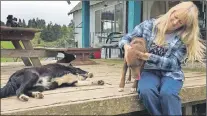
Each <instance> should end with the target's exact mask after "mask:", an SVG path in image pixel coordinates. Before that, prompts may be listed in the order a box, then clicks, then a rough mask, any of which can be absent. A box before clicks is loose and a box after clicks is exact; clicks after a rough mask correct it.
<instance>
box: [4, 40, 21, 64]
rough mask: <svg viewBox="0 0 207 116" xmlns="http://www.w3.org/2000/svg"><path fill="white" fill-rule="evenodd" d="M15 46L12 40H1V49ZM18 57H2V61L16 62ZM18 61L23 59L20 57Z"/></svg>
mask: <svg viewBox="0 0 207 116" xmlns="http://www.w3.org/2000/svg"><path fill="white" fill-rule="evenodd" d="M13 48H14V46H13V44H12V43H11V42H10V41H1V49H13ZM16 59H17V58H1V62H14V61H15V60H16ZM17 61H21V59H19V58H18V60H17Z"/></svg>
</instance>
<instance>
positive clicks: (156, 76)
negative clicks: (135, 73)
mask: <svg viewBox="0 0 207 116" xmlns="http://www.w3.org/2000/svg"><path fill="white" fill-rule="evenodd" d="M182 86H183V82H182V81H179V80H175V79H173V78H171V77H166V76H162V75H161V74H160V72H158V71H143V72H142V74H141V79H140V80H139V84H138V94H139V97H140V100H141V101H142V102H143V104H144V106H145V107H146V109H147V110H148V112H149V113H150V114H151V115H165V116H167V115H182V107H181V100H180V97H179V92H180V90H181V88H182Z"/></svg>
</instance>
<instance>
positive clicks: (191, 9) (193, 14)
mask: <svg viewBox="0 0 207 116" xmlns="http://www.w3.org/2000/svg"><path fill="white" fill-rule="evenodd" d="M175 10H183V11H182V16H183V17H185V19H186V24H185V26H184V27H183V28H181V29H180V30H178V34H179V35H180V37H181V41H183V42H184V44H185V45H186V47H187V58H188V60H187V61H191V62H192V63H193V61H196V60H197V61H199V62H202V61H203V58H204V56H205V53H204V51H205V49H206V47H205V45H204V44H202V42H201V41H202V40H201V39H200V30H199V25H198V9H197V7H196V5H194V4H193V2H191V1H187V2H181V3H179V4H177V5H176V6H174V7H172V8H171V9H170V10H169V11H168V12H167V13H166V14H164V15H162V16H160V17H159V18H158V19H156V21H155V25H154V27H153V30H154V29H155V28H156V27H157V35H156V38H155V43H156V44H158V45H163V44H164V42H165V33H166V31H167V27H168V24H169V19H170V15H171V14H172V12H174V11H175Z"/></svg>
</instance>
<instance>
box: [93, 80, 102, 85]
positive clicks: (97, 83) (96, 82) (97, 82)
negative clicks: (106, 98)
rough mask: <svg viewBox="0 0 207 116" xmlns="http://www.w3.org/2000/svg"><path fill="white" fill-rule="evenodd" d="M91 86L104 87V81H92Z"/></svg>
mask: <svg viewBox="0 0 207 116" xmlns="http://www.w3.org/2000/svg"><path fill="white" fill-rule="evenodd" d="M92 85H104V81H103V80H98V81H93V82H92Z"/></svg>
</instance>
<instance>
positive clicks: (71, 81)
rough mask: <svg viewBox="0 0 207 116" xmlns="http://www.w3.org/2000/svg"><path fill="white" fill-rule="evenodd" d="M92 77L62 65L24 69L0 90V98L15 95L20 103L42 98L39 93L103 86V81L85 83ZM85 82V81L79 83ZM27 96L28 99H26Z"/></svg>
mask: <svg viewBox="0 0 207 116" xmlns="http://www.w3.org/2000/svg"><path fill="white" fill-rule="evenodd" d="M91 77H93V74H92V73H89V72H87V71H84V70H82V69H80V68H76V67H73V66H72V65H69V66H65V65H63V64H62V63H60V64H58V63H55V64H48V65H43V66H41V67H32V68H24V69H21V70H18V71H16V72H15V73H14V74H13V75H11V77H10V78H9V81H8V82H7V84H6V85H5V86H4V87H3V88H1V95H0V97H1V98H5V97H8V96H12V95H15V94H16V95H17V98H18V99H20V100H21V101H28V100H29V97H34V98H39V99H41V98H43V97H44V96H43V94H42V93H41V92H43V91H45V90H52V89H56V88H58V87H65V86H87V85H103V84H104V81H102V80H99V81H86V80H85V79H86V78H91ZM80 78H81V80H85V81H80ZM28 96H29V97H28Z"/></svg>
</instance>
